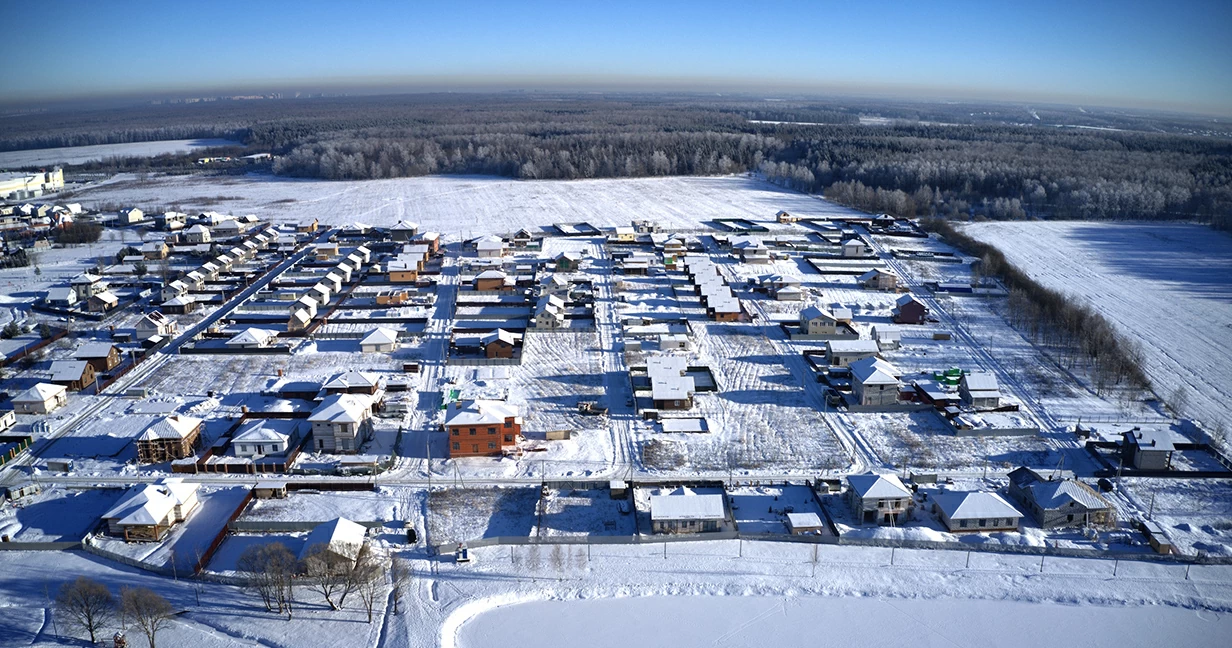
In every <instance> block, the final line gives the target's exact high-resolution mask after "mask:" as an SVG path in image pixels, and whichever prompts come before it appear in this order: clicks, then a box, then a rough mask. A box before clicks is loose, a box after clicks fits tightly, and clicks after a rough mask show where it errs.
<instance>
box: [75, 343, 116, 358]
mask: <svg viewBox="0 0 1232 648" xmlns="http://www.w3.org/2000/svg"><path fill="white" fill-rule="evenodd" d="M115 348H116V346H115V345H114V344H112V343H110V342H86V343H85V344H83V345H81V346H80V347H77V350H76V351H74V352H73V357H74V358H77V359H78V360H90V359H93V358H106V357H108V356H110V355H111V351H112V349H115Z"/></svg>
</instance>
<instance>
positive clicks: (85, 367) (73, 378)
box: [51, 360, 94, 391]
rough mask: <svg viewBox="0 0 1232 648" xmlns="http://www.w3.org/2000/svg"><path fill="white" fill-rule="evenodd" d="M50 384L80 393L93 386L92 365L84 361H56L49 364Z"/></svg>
mask: <svg viewBox="0 0 1232 648" xmlns="http://www.w3.org/2000/svg"><path fill="white" fill-rule="evenodd" d="M51 382H53V383H55V384H57V385H63V386H65V387H67V388H68V389H69V391H81V390H83V389H85V388H86V387H89V386H90V385H93V384H94V365H92V364H90V363H89V362H86V361H85V360H56V361H55V362H53V363H51Z"/></svg>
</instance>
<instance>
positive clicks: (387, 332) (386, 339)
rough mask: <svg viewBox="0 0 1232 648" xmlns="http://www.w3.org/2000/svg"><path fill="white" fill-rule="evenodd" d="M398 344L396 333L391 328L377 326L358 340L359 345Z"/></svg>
mask: <svg viewBox="0 0 1232 648" xmlns="http://www.w3.org/2000/svg"><path fill="white" fill-rule="evenodd" d="M397 342H398V332H397V331H396V330H394V329H391V328H386V327H384V326H378V327H377V328H375V329H373V330H372V332H371V333H369V334H368V335H365V336H364V339H362V340H360V342H359V343H360V344H361V345H362V344H395V343H397Z"/></svg>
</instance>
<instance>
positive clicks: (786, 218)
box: [774, 211, 800, 223]
mask: <svg viewBox="0 0 1232 648" xmlns="http://www.w3.org/2000/svg"><path fill="white" fill-rule="evenodd" d="M774 219H775V220H776V221H778V222H780V223H798V222H799V221H800V217H799V216H796V215H795V214H789V213H787V212H786V211H780V212H779V213H777V214H775V215H774Z"/></svg>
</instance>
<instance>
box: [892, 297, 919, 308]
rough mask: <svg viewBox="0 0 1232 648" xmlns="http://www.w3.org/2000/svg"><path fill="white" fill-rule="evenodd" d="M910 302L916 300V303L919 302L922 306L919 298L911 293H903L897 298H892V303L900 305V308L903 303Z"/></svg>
mask: <svg viewBox="0 0 1232 648" xmlns="http://www.w3.org/2000/svg"><path fill="white" fill-rule="evenodd" d="M911 302H917V303H919V304H920V305H921V306H923V305H924V302H921V301H920V300H918V299H916V298H915V295H912V294H906V295H903V296H902V297H899V298H898V299H896V300H894V305H895V306H898V307H900V308H901V307H902V306H905V305H907V304H910V303H911Z"/></svg>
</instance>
